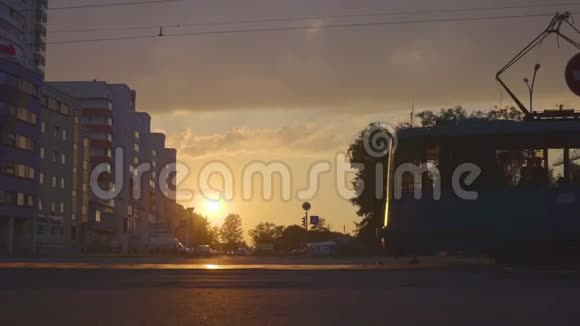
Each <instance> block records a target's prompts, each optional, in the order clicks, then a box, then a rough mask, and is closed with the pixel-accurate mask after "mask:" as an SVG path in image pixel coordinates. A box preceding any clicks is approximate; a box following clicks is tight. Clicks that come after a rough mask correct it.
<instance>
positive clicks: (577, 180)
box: [569, 148, 580, 185]
mask: <svg viewBox="0 0 580 326" xmlns="http://www.w3.org/2000/svg"><path fill="white" fill-rule="evenodd" d="M569 153H570V163H569V164H570V165H569V166H570V183H572V184H574V185H580V149H579V148H571V149H570V152H569Z"/></svg>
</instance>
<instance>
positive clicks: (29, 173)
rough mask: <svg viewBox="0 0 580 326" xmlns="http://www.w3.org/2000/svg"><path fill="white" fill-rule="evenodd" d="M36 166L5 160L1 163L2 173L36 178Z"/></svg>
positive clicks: (0, 170)
mask: <svg viewBox="0 0 580 326" xmlns="http://www.w3.org/2000/svg"><path fill="white" fill-rule="evenodd" d="M34 172H35V170H34V168H32V167H30V166H27V165H24V164H19V163H14V162H4V163H2V165H0V174H5V175H10V176H15V177H19V178H26V179H32V180H34Z"/></svg>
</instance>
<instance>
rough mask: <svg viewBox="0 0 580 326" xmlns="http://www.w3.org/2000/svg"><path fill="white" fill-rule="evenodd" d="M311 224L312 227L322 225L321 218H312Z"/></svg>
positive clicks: (314, 216)
mask: <svg viewBox="0 0 580 326" xmlns="http://www.w3.org/2000/svg"><path fill="white" fill-rule="evenodd" d="M310 224H311V225H318V224H320V216H316V215H313V216H310Z"/></svg>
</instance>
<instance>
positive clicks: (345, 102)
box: [48, 0, 571, 113]
mask: <svg viewBox="0 0 580 326" xmlns="http://www.w3.org/2000/svg"><path fill="white" fill-rule="evenodd" d="M501 3H503V2H498V1H477V2H476V1H446V2H438V5H439V6H440V8H449V7H451V8H456V7H470V6H478V7H481V6H487V5H499V4H501ZM534 3H537V2H534ZM546 3H548V2H546ZM433 7H434V4H433V2H432V1H426V0H423V1H418V0H415V1H411V2H403V1H400V2H398V3H393V4H390V3H389V4H388V6H387V5H386V4H385V3H384V1H370V0H367V1H354V0H353V1H320V2H318V1H317V2H313V1H306V0H300V1H265V0H262V1H260V0H253V1H244V2H243V3H242V2H240V1H224V0H222V1H211V2H210V1H199V2H197V1H196V2H193V1H192V2H191V3H189V2H188V3H184V4H181V5H180V6H179V7H171V6H166V7H162V10H155V11H153V10H152V9H150V10H147V11H143V12H134V11H132V12H131V14H129V15H128V14H127V13H128V10H135V9H128V8H125V9H122V10H117V11H116V12H109V11H103V12H101V14H100V15H99V14H98V13H99V12H96V14H95V16H94V17H88V18H87V17H83V18H84V20H83V21H80V17H76V16H73V15H70V14H66V15H61V16H56V17H55V18H54V19H51V27H53V28H56V27H58V26H67V25H69V24H71V21H72V22H76V24H74V25H73V26H75V27H76V28H80V27H82V26H97V25H107V26H115V25H117V26H118V25H123V26H138V25H142V24H148V25H151V24H152V22H161V23H163V22H185V21H192V22H195V21H212V20H234V19H235V20H238V19H248V18H249V19H251V18H257V17H295V16H309V15H323V14H335V13H344V12H347V11H348V10H350V12H363V11H364V10H363V9H365V10H371V11H372V10H373V9H374V10H375V11H376V10H387V9H392V10H400V9H418V8H421V9H425V8H433ZM526 12H551V10H534V11H522V10H519V11H510V12H509V13H517V14H521V13H526ZM107 13H108V14H107ZM499 13H500V14H501V13H505V11H503V12H499ZM106 14H107V15H106ZM497 14H498V12H497V11H495V12H476V13H471V14H453V15H450V14H449V15H442V14H437V15H413V16H400V15H399V16H391V17H389V16H387V17H379V18H360V19H356V20H353V19H347V20H345V19H342V20H339V21H343V22H347V21H371V20H375V21H376V20H404V19H422V18H441V17H455V16H474V15H475V16H481V15H497ZM128 17H130V19H128ZM548 20H549V18H528V19H518V20H505V21H503V20H502V21H483V22H462V23H442V24H414V25H393V26H375V27H364V28H336V29H315V30H308V31H285V32H259V33H248V34H231V35H208V36H198V37H182V38H174V39H169V38H168V39H162V38H160V39H152V40H140V41H139V40H138V41H127V42H110V43H99V44H79V45H55V46H51V47H50V48H49V70H48V71H49V77H50V78H53V79H93V78H98V79H104V80H110V81H115V82H127V83H129V84H131V86H132V87H134V88H136V89H137V91H138V94H139V104H140V107H141V109H142V110H147V111H151V112H164V111H172V110H177V109H179V110H190V111H214V110H237V109H241V110H243V109H296V108H300V109H305V108H306V109H309V108H315V109H325V110H329V111H335V112H354V113H357V112H361V111H379V110H384V108H385V107H387V108H390V109H392V108H396V107H401V106H409V105H410V103H412V102H414V103H417V104H418V105H425V106H429V105H434V106H438V105H445V104H450V105H454V104H461V103H483V102H487V103H497V101H498V98H499V92H498V88H497V85H496V83H495V81H494V74H495V72H496V71H497V70H498V69H499V68H500V67H501V66H502V65H503V64H504V63H505V62H506V61H507V60H508V59H509V58H510V56H512V55H514V54H515V53H516V52H517V50H519V49H520V48H521V47H522V46H523V45H525V44H526V42H527V41H528V40H529V39H531V38H532V37H533V36H535V35H536V34H537V33H539V32H540V31H541V30H542V29H543V28H545V26H546V24H547V22H548ZM325 22H329V21H328V20H327V21H314V22H312V23H313V24H321V23H322V24H323V23H325ZM289 24H293V23H277V24H273V23H268V24H266V25H263V24H261V25H257V24H253V25H252V24H250V25H244V26H241V25H234V26H219V27H211V28H205V29H213V30H215V29H220V28H224V29H229V28H240V27H244V28H247V27H250V28H251V27H259V26H280V25H282V26H287V25H289ZM191 30H200V28H199V27H198V28H188V29H180V30H179V31H191ZM154 32H156V31H151V33H154ZM167 32H168V33H170V32H171V30H169V31H167ZM126 33H128V32H125V34H126ZM131 33H134V32H130V33H129V34H131ZM140 33H141V32H140ZM117 34H119V33H117V32H116V33H114V34H113V35H117ZM125 34H123V35H125ZM99 35H102V34H99ZM104 35H112V34H111V33H105V34H104ZM59 37H62V38H79V37H86V36H85V35H84V34H81V35H77V36H75V35H66V36H59ZM548 46H549V47H550V51H545V52H544V57H543V58H542V59H543V60H547V61H554V62H556V63H557V64H559V65H560V66H561V65H562V62H564V60H565V59H566V58H567V57H566V56H568V55H569V54H570V53H571V51H570V50H569V49H568V52H563V53H564V54H559V53H562V52H558V49H557V47H556V44H555V43H553V42H552V43H549V42H548V43H546V48H547V47H548ZM530 64H531V63H530ZM560 66H557V67H556V69H555V70H554V71H555V72H553V73H548V72H546V73H545V74H544V75H543V77H542V78H544V84H543V91H544V92H545V94H546V96H556V95H559V94H560V93H558V92H561V88H562V85H561V83H560V79H561V76H560V74H561V69H559V67H560ZM523 68H524V67H522V69H523ZM525 71H527V70H518V71H517V72H516V73H515V75H514V76H515V77H514V82H516V83H518V85H519V84H521V76H523V74H524V72H525ZM519 86H521V85H519Z"/></svg>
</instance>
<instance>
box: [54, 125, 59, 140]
mask: <svg viewBox="0 0 580 326" xmlns="http://www.w3.org/2000/svg"><path fill="white" fill-rule="evenodd" d="M59 136H60V128H59V127H54V137H56V138H58V137H59Z"/></svg>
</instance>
